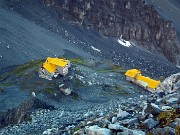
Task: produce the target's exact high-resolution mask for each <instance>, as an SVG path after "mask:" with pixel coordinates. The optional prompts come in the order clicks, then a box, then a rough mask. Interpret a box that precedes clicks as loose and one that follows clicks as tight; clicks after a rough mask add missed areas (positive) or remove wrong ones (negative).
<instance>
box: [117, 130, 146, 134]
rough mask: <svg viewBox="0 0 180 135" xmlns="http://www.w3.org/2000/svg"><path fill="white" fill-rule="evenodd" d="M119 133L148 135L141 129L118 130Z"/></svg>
mask: <svg viewBox="0 0 180 135" xmlns="http://www.w3.org/2000/svg"><path fill="white" fill-rule="evenodd" d="M117 135H146V133H145V132H143V131H141V130H130V129H127V130H125V131H123V132H118V133H117Z"/></svg>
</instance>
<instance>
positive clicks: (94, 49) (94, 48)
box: [91, 46, 101, 52]
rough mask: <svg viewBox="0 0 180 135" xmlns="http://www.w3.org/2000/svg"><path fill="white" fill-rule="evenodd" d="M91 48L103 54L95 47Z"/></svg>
mask: <svg viewBox="0 0 180 135" xmlns="http://www.w3.org/2000/svg"><path fill="white" fill-rule="evenodd" d="M91 48H92V49H93V50H95V51H97V52H101V50H99V49H97V48H95V47H94V46H91Z"/></svg>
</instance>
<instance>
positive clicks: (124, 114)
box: [117, 109, 130, 118]
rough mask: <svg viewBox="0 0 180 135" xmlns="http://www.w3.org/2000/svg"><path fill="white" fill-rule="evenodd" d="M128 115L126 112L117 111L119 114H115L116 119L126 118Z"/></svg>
mask: <svg viewBox="0 0 180 135" xmlns="http://www.w3.org/2000/svg"><path fill="white" fill-rule="evenodd" d="M129 115H130V114H129V113H128V112H126V111H123V110H121V109H119V112H118V113H117V118H127V117H128V116H129Z"/></svg>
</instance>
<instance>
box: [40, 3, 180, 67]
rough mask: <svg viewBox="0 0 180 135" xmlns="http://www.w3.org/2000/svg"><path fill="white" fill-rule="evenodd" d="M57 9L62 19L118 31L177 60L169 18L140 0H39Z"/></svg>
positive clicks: (112, 34)
mask: <svg viewBox="0 0 180 135" xmlns="http://www.w3.org/2000/svg"><path fill="white" fill-rule="evenodd" d="M41 2H42V3H43V4H44V6H48V7H52V8H54V9H55V10H56V12H57V13H58V15H59V17H60V18H61V19H65V20H68V21H69V22H70V23H72V24H76V25H79V26H83V27H85V28H87V29H91V28H94V29H96V30H97V31H98V32H99V33H102V34H103V35H105V36H110V37H117V38H119V37H120V36H121V35H122V36H123V38H125V39H126V40H135V41H136V42H137V43H138V45H139V46H142V47H144V48H146V49H147V50H149V51H151V52H154V53H156V54H158V53H161V54H163V56H164V57H165V58H166V59H167V60H169V61H171V62H172V63H174V64H178V63H179V54H180V48H179V43H178V42H177V39H176V38H177V37H176V31H175V29H174V27H173V23H172V21H170V20H164V19H162V18H161V17H160V16H159V14H158V13H157V11H156V10H155V9H154V8H153V6H149V5H146V4H145V2H143V1H142V0H113V1H109V0H100V1H95V0H85V1H74V0H64V1H58V0H41Z"/></svg>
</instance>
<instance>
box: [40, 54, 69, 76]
mask: <svg viewBox="0 0 180 135" xmlns="http://www.w3.org/2000/svg"><path fill="white" fill-rule="evenodd" d="M68 62H69V61H68V60H64V59H58V58H50V57H48V58H47V59H46V61H45V62H44V64H43V67H44V68H45V69H46V70H47V71H48V72H50V73H52V72H54V71H55V70H56V66H60V67H64V66H66V65H67V64H68Z"/></svg>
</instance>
